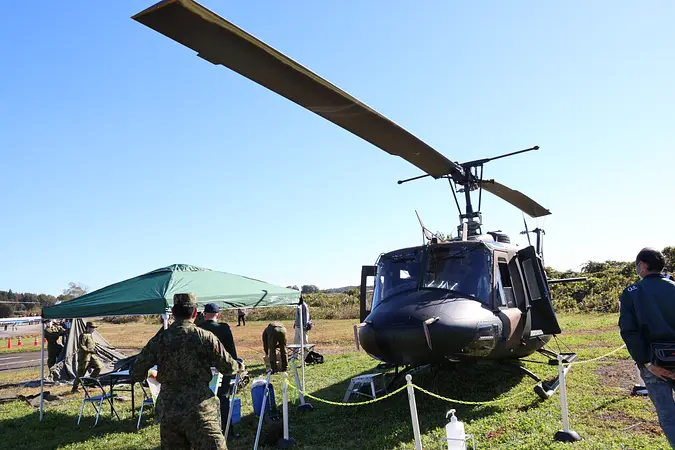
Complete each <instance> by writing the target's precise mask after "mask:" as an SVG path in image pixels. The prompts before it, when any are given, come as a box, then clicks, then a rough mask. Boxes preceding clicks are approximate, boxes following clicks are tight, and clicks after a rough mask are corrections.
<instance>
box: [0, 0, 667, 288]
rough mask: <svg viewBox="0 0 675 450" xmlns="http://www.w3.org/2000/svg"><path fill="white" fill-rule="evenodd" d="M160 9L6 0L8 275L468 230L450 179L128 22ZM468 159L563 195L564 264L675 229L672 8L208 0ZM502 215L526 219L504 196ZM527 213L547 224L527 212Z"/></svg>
mask: <svg viewBox="0 0 675 450" xmlns="http://www.w3.org/2000/svg"><path fill="white" fill-rule="evenodd" d="M152 3H153V2H152V0H151V1H141V0H127V1H124V2H92V1H84V0H80V1H72V2H66V3H63V2H61V3H59V2H46V1H45V2H40V4H39V6H38V4H37V3H36V2H9V3H7V4H6V5H4V6H3V12H4V14H3V19H2V21H3V23H2V27H0V53H1V54H2V55H3V65H2V66H3V70H1V71H0V163H1V164H0V166H1V167H2V173H3V177H2V179H3V186H2V191H1V192H2V194H3V195H2V202H1V203H0V204H1V205H2V208H3V212H4V214H3V216H4V219H3V220H2V221H1V222H0V237H1V239H2V258H0V289H9V288H11V289H13V290H14V291H17V292H45V293H51V294H58V293H60V292H61V290H62V289H64V288H65V287H66V286H67V284H68V282H69V281H77V282H81V283H84V284H86V285H88V286H89V287H91V288H92V289H96V288H99V287H102V286H104V285H106V284H109V283H112V282H116V281H119V280H121V279H124V278H128V277H131V276H135V275H137V274H139V273H143V272H146V271H150V270H153V269H155V268H158V267H162V266H166V265H169V264H173V263H187V264H194V265H198V266H203V267H209V268H212V269H217V270H224V271H228V272H233V273H239V274H244V275H248V276H252V277H257V278H261V279H264V280H266V281H269V282H272V283H277V284H282V285H286V284H316V285H318V286H319V287H321V288H327V287H335V286H342V285H347V284H356V283H357V282H358V279H359V273H360V266H361V265H362V264H370V263H372V262H374V261H375V259H376V258H377V256H378V254H379V253H381V252H384V251H389V250H392V249H395V248H399V247H403V246H408V245H416V244H418V243H420V242H421V233H420V229H419V226H418V223H417V219H416V217H415V213H414V210H415V209H417V210H418V211H419V213H420V215H421V216H422V219H423V220H424V221H425V223H426V225H427V226H428V227H430V228H431V229H433V230H440V231H444V232H450V231H454V230H455V228H456V226H457V211H456V208H455V206H454V201H453V200H452V195H451V193H450V191H449V189H448V187H447V183H444V182H442V181H434V180H432V179H425V180H420V181H417V182H414V183H409V184H405V185H401V186H399V185H397V184H396V181H397V180H398V179H401V178H408V177H412V176H416V175H419V174H421V172H420V171H419V170H418V169H417V168H415V167H413V166H411V165H410V164H408V163H406V162H405V161H403V160H402V159H400V158H397V157H393V156H390V155H388V154H386V153H384V152H382V151H380V150H379V149H377V148H375V147H373V146H372V145H370V144H368V143H367V142H365V141H363V140H361V139H360V138H357V137H355V136H353V135H351V134H350V133H348V132H346V131H345V130H343V129H341V128H339V127H337V126H335V125H333V124H331V123H329V122H327V121H326V120H324V119H322V118H320V117H319V116H316V115H314V114H312V113H310V112H308V111H306V110H304V109H302V108H301V107H299V106H297V105H295V104H293V103H291V102H289V101H288V100H286V99H284V98H281V97H279V96H277V95H276V94H274V93H272V92H270V91H268V90H267V89H265V88H262V87H260V86H259V85H257V84H255V83H253V82H251V81H249V80H247V79H245V78H242V77H240V76H239V75H236V74H235V73H233V72H231V71H229V70H228V69H225V68H223V67H220V66H213V65H211V64H210V63H207V62H206V61H204V60H202V59H201V58H198V57H197V56H196V55H195V54H194V52H193V51H192V50H190V49H188V48H186V47H183V46H182V45H180V44H178V43H176V42H174V41H172V40H170V39H168V38H166V37H165V36H163V35H160V34H158V33H157V32H155V31H153V30H151V29H149V28H147V27H145V26H143V25H141V24H139V23H137V22H135V21H133V20H132V19H131V18H130V17H131V16H132V15H133V14H135V13H137V12H139V11H141V10H143V9H145V8H146V7H148V6H150V5H151V4H152ZM202 4H203V5H205V6H207V7H208V8H210V9H212V10H213V11H215V12H216V13H218V14H220V15H222V16H223V17H225V18H227V19H228V20H231V21H232V22H234V23H235V24H236V25H238V26H240V27H241V28H243V29H245V30H247V31H249V32H250V33H252V34H254V35H255V36H256V37H258V38H260V39H262V40H263V41H265V42H267V43H268V44H270V45H272V46H273V47H275V48H277V49H278V50H280V51H281V52H283V53H284V54H286V55H288V56H290V57H292V58H294V59H296V60H297V61H298V62H299V63H301V64H303V65H305V66H307V67H308V68H310V69H311V70H313V71H315V72H316V73H318V74H320V75H321V76H323V77H325V78H326V79H328V80H329V81H331V82H333V83H334V84H336V85H337V86H339V87H341V88H342V89H344V90H346V91H347V92H349V93H350V94H352V95H354V96H355V97H357V98H359V99H360V100H362V101H364V102H365V103H367V104H368V105H370V106H371V107H373V108H375V109H377V110H378V111H379V112H381V113H382V114H384V115H386V116H387V117H389V118H390V119H392V120H394V121H395V122H397V123H399V124H400V125H402V126H403V127H405V128H406V129H408V130H409V131H411V132H412V133H413V134H416V135H417V136H418V137H420V138H421V139H422V140H424V141H425V142H427V143H428V144H430V145H432V146H433V147H434V148H436V149H437V150H439V151H440V152H441V153H443V154H445V155H446V156H448V157H449V158H450V159H452V160H456V161H466V160H471V159H476V158H480V157H486V156H494V155H498V154H501V153H506V152H510V151H514V150H519V149H522V148H527V147H530V146H533V145H539V146H540V147H541V150H539V151H538V152H532V153H529V154H525V155H519V156H515V157H513V158H511V159H505V160H500V161H496V162H493V163H491V164H488V165H487V166H486V171H485V176H486V177H487V178H495V179H496V180H498V181H500V182H502V183H504V184H506V185H508V186H510V187H512V188H514V189H518V190H521V191H523V192H524V193H526V194H528V195H530V196H531V197H533V198H534V199H536V200H537V201H539V202H540V203H541V204H543V205H544V206H546V207H547V208H549V209H550V210H551V211H552V213H553V214H552V215H551V216H548V217H547V218H546V219H545V220H540V221H538V224H539V225H543V226H544V228H545V229H546V233H547V234H546V238H545V239H546V240H545V257H546V263H547V264H548V265H552V266H554V267H556V268H560V269H564V268H575V267H577V266H579V265H580V264H582V263H583V262H584V261H587V260H589V259H594V260H605V259H623V260H628V259H632V258H633V257H634V255H635V254H636V252H637V251H638V250H639V249H640V248H642V247H643V246H647V245H651V246H655V247H659V248H662V247H664V246H666V245H675V237H673V234H672V232H673V229H674V226H675V213H674V212H673V211H674V210H673V207H672V204H673V191H674V189H673V187H674V184H675V183H674V182H673V169H672V167H673V158H674V157H675V151H674V144H673V142H674V141H675V140H674V138H675V126H673V112H672V108H673V105H674V104H675V83H674V82H673V80H675V60H674V59H673V57H672V55H673V42H675V29H674V28H673V26H672V24H673V22H674V21H675V4H673V3H672V2H669V1H653V2H648V3H638V2H628V1H597V2H582V1H575V2H565V3H564V4H562V3H553V2H535V1H530V2H526V1H523V2H517V3H516V2H509V3H508V4H507V3H506V2H480V3H476V2H448V1H440V0H439V1H436V2H431V1H416V2H407V3H403V2H385V1H384V0H382V1H370V2H357V1H342V2H265V3H264V4H265V8H264V9H263V8H261V6H260V5H262V3H260V2H246V1H240V0H239V1H228V2H223V1H216V0H210V1H206V0H204V1H203V2H202ZM483 213H484V223H485V227H484V230H493V229H502V230H504V231H506V232H508V233H510V234H511V236H512V238H513V239H514V240H516V241H517V242H519V243H524V242H525V241H524V237H522V236H519V235H518V233H519V232H520V231H521V230H522V229H523V225H522V216H521V213H520V212H519V211H518V210H516V209H515V208H513V207H511V206H510V205H508V204H505V203H504V202H502V201H501V200H499V199H496V198H495V197H492V196H491V195H490V194H487V193H485V195H484V197H483ZM529 223H530V226H531V228H534V226H536V225H537V221H535V220H533V219H531V220H530V221H529Z"/></svg>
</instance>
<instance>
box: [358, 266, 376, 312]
mask: <svg viewBox="0 0 675 450" xmlns="http://www.w3.org/2000/svg"><path fill="white" fill-rule="evenodd" d="M374 276H375V266H361V290H360V292H359V303H360V318H361V322H363V321H364V320H366V317H368V314H370V311H371V309H372V307H373V302H372V300H371V301H370V302H368V301H367V300H368V296H367V294H368V292H367V290H366V282H367V281H368V277H374Z"/></svg>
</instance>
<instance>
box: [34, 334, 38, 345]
mask: <svg viewBox="0 0 675 450" xmlns="http://www.w3.org/2000/svg"><path fill="white" fill-rule="evenodd" d="M37 346H38V343H37V336H35V339H33V347H37Z"/></svg>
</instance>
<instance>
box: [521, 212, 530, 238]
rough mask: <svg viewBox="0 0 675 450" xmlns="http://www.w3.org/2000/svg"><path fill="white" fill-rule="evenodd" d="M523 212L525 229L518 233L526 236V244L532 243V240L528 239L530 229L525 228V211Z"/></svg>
mask: <svg viewBox="0 0 675 450" xmlns="http://www.w3.org/2000/svg"><path fill="white" fill-rule="evenodd" d="M522 214H523V224H525V231H521V232H520V234H524V235H525V236H527V244H528V245H532V241H531V240H530V230H528V229H527V220H525V213H522Z"/></svg>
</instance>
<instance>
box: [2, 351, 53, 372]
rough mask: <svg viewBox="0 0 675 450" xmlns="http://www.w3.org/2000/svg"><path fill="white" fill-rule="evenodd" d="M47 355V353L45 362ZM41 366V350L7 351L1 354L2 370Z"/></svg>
mask: <svg viewBox="0 0 675 450" xmlns="http://www.w3.org/2000/svg"><path fill="white" fill-rule="evenodd" d="M46 362H47V355H45V363H46ZM28 367H40V352H25V353H7V354H4V355H0V372H2V371H3V370H12V369H24V368H28Z"/></svg>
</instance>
